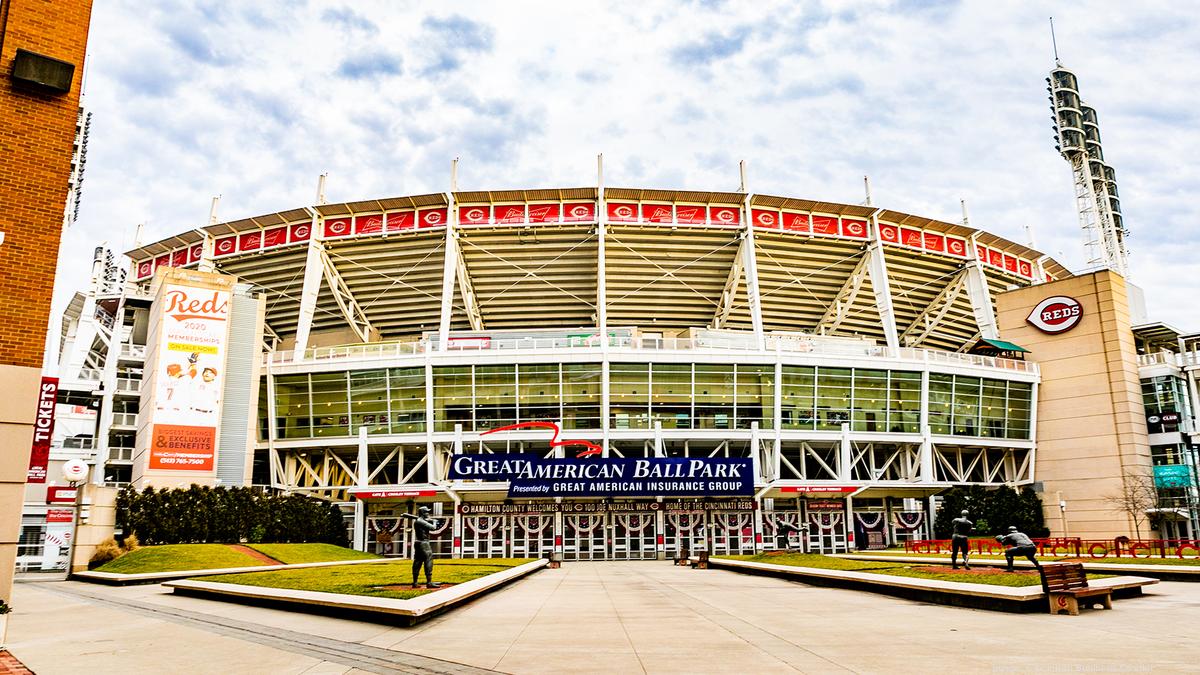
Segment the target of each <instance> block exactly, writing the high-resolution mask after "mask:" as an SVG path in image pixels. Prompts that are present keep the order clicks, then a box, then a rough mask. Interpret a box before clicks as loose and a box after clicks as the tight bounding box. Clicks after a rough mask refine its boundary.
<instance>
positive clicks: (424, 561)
mask: <svg viewBox="0 0 1200 675" xmlns="http://www.w3.org/2000/svg"><path fill="white" fill-rule="evenodd" d="M417 514H418V515H415V516H414V515H413V514H411V513H405V514H403V515H404V517H405V518H410V519H412V520H413V557H412V558H413V564H412V585H413V588H416V587H417V573H418V572H420V571H421V566H422V565H424V566H425V588H437V587H438V584H435V583H433V547H432V546H430V544H429V533H430V532H432V531H434V530H436V529H437V527H438V522H437V520H435V519H434V518H430V517H429V507H428V506H422V507H421V508H419V509H417Z"/></svg>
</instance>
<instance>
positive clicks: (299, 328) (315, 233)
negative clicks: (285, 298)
mask: <svg viewBox="0 0 1200 675" xmlns="http://www.w3.org/2000/svg"><path fill="white" fill-rule="evenodd" d="M309 211H310V212H311V213H312V224H311V229H310V230H309V231H310V232H311V233H312V234H311V236H310V237H309V240H308V252H307V254H306V255H305V257H304V283H303V285H302V286H301V287H300V310H299V315H298V316H297V318H296V344H295V346H294V347H292V360H293V361H302V360H303V359H304V352H305V350H307V349H308V334H309V333H310V332H311V331H312V322H313V316H314V315H315V314H316V313H317V297H318V296H319V295H320V294H321V280H322V279H323V278H324V276H325V266H324V264H323V263H322V262H321V258H322V254H323V253H324V250H323V249H324V244H322V243H321V234H320V233H321V228H320V227H319V225H320V222H321V217H320V215H318V214H317V212H316V210H315V209H309Z"/></svg>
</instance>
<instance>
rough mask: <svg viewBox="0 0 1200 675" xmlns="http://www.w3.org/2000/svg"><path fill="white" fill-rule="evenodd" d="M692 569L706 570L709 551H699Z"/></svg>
mask: <svg viewBox="0 0 1200 675" xmlns="http://www.w3.org/2000/svg"><path fill="white" fill-rule="evenodd" d="M692 569H694V570H706V569H708V551H697V552H696V560H695V561H693V562H692Z"/></svg>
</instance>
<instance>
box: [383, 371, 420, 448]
mask: <svg viewBox="0 0 1200 675" xmlns="http://www.w3.org/2000/svg"><path fill="white" fill-rule="evenodd" d="M388 375H389V383H388V391H389V395H390V397H391V404H390V407H391V414H392V433H394V434H412V433H418V432H422V431H425V369H424V368H392V369H391V370H390V371H389V373H388Z"/></svg>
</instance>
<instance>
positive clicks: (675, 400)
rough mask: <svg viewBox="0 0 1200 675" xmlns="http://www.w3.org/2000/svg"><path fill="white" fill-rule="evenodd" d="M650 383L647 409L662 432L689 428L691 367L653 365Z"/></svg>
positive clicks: (668, 364) (690, 418)
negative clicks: (648, 408) (659, 425)
mask: <svg viewBox="0 0 1200 675" xmlns="http://www.w3.org/2000/svg"><path fill="white" fill-rule="evenodd" d="M650 381H651V387H650V409H651V411H652V414H653V416H654V419H655V420H657V421H658V422H660V423H661V424H662V428H664V429H690V428H692V366H691V364H674V363H656V364H654V365H653V366H652V369H651V377H650Z"/></svg>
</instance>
